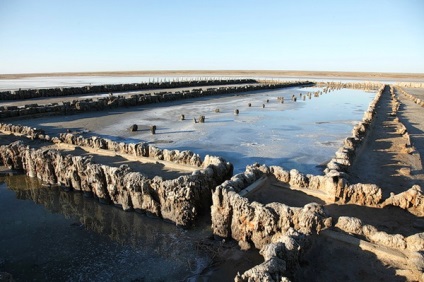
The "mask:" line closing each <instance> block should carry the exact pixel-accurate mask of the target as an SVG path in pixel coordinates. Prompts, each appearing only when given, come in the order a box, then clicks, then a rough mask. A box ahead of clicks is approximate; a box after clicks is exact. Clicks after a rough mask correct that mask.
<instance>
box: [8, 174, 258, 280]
mask: <svg viewBox="0 0 424 282" xmlns="http://www.w3.org/2000/svg"><path fill="white" fill-rule="evenodd" d="M2 182H4V183H2ZM7 187H8V188H9V189H7ZM29 200H30V201H29ZM0 214H2V216H1V217H0V259H4V260H5V261H6V263H5V266H4V268H5V269H3V271H7V272H10V273H12V274H13V276H14V277H15V279H16V280H18V281H19V280H21V281H28V280H53V281H68V280H69V281H75V280H79V281H99V280H102V281H104V280H108V281H110V280H119V281H133V280H137V281H158V280H161V281H185V280H193V279H200V278H199V277H200V275H201V276H202V278H201V279H203V280H205V281H207V280H211V281H212V280H213V279H214V277H217V275H218V277H226V278H227V279H230V280H232V279H233V277H234V276H235V273H236V271H237V270H240V268H238V269H231V270H228V269H227V268H226V267H224V266H223V265H224V264H223V263H222V262H221V264H220V265H218V266H217V267H214V268H210V266H211V265H215V264H214V263H216V261H214V259H213V254H212V255H211V253H210V250H211V249H212V250H213V249H214V248H216V247H214V246H217V248H216V249H219V248H221V247H220V246H219V243H218V242H214V241H211V240H209V239H207V238H208V237H209V236H210V234H211V231H210V229H209V224H210V223H208V222H205V221H206V220H205V219H203V223H202V224H201V225H200V226H197V227H196V228H194V229H193V230H190V231H187V230H183V229H181V228H177V227H176V226H174V225H173V224H171V223H167V222H164V221H162V220H159V219H155V218H149V217H147V216H144V215H140V214H137V213H134V212H124V211H122V210H120V209H118V208H114V207H113V206H107V205H101V204H99V203H98V202H97V201H96V200H94V199H87V198H84V196H83V195H82V194H81V193H77V192H66V191H62V190H61V189H59V188H57V187H53V188H51V187H43V186H42V185H41V183H40V182H38V181H37V180H36V179H32V178H28V177H26V176H23V175H20V176H12V177H3V178H0ZM205 244H211V245H210V246H209V247H208V248H204V246H205ZM216 244H218V245H216ZM202 246H203V247H202ZM220 251H222V254H223V255H226V256H228V261H227V262H230V261H232V260H235V261H237V262H238V263H239V264H240V266H241V270H243V269H248V268H250V267H252V266H253V265H254V264H256V263H258V262H260V260H261V258H260V257H259V255H258V254H257V252H256V253H255V252H254V253H252V252H251V253H248V254H246V253H242V252H241V251H238V250H237V249H236V248H235V247H234V246H233V245H228V246H226V247H225V248H222V249H220ZM244 255H246V258H244V257H243V256H244ZM1 270H2V269H0V271H1ZM211 270H212V271H211Z"/></svg>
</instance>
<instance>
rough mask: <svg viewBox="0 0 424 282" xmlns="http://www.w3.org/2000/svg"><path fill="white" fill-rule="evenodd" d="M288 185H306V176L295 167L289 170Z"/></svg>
mask: <svg viewBox="0 0 424 282" xmlns="http://www.w3.org/2000/svg"><path fill="white" fill-rule="evenodd" d="M290 185H292V186H295V187H300V188H305V187H308V178H307V177H306V175H304V174H302V173H300V172H299V171H298V170H297V169H291V170H290Z"/></svg>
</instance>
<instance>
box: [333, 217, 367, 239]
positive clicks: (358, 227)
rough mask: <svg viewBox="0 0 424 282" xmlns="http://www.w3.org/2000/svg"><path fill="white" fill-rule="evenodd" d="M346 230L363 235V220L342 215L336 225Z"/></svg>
mask: <svg viewBox="0 0 424 282" xmlns="http://www.w3.org/2000/svg"><path fill="white" fill-rule="evenodd" d="M335 226H336V227H337V228H339V229H341V230H343V231H344V232H347V233H351V234H356V235H362V234H363V233H362V221H361V220H360V219H359V218H356V217H348V216H340V217H339V218H338V220H337V223H336V225H335Z"/></svg>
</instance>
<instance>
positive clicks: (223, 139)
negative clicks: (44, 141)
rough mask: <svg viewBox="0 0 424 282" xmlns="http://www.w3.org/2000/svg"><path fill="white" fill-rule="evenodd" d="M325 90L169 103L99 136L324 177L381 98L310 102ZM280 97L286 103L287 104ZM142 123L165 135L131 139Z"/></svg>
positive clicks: (327, 97) (348, 96)
mask: <svg viewBox="0 0 424 282" xmlns="http://www.w3.org/2000/svg"><path fill="white" fill-rule="evenodd" d="M321 90H322V89H320V88H289V89H280V90H273V91H258V92H256V93H250V94H243V95H237V96H231V97H229V96H220V97H214V98H209V99H196V100H190V101H187V102H173V103H164V104H163V105H161V107H158V106H157V105H155V106H152V105H148V106H146V107H141V108H139V110H137V111H134V112H132V113H131V114H130V115H120V114H117V115H115V116H114V120H115V122H114V123H111V124H108V125H105V126H103V127H102V128H97V129H96V128H93V131H94V132H96V133H97V134H100V135H105V136H112V137H117V136H119V137H120V138H129V139H136V140H144V141H147V142H151V143H153V144H155V145H156V146H158V147H162V148H167V149H178V150H191V151H194V152H196V153H199V154H200V155H202V156H204V155H206V154H211V155H218V156H222V157H224V158H225V159H226V160H228V161H230V162H231V163H233V164H234V167H235V173H239V172H242V171H244V169H245V167H246V165H250V164H252V163H254V162H258V163H261V164H267V165H278V166H282V167H284V168H286V169H292V168H296V169H298V170H300V171H301V172H304V173H313V174H321V173H322V167H320V166H319V165H322V164H324V163H326V162H327V161H328V160H330V159H331V158H332V157H333V155H334V153H335V151H337V149H338V148H339V147H340V146H341V145H342V143H343V140H344V138H346V137H348V136H351V131H352V128H353V126H354V125H355V124H356V123H358V122H359V121H360V120H361V119H362V117H363V115H364V112H365V111H366V109H367V108H368V106H369V104H370V102H371V100H372V99H373V98H374V96H375V91H374V92H365V91H363V90H352V89H341V90H337V91H334V92H331V93H327V94H322V95H319V96H318V97H314V96H313V95H312V97H311V98H310V99H309V97H306V98H305V100H303V97H304V96H305V95H306V94H307V93H309V92H316V91H321ZM300 94H302V96H300ZM292 95H296V97H297V101H296V102H293V101H292V100H291V97H292ZM279 97H284V103H281V102H280V100H278V98H279ZM249 103H250V104H251V106H250V107H249ZM235 109H238V110H239V114H238V115H235V114H234V110H235ZM218 110H219V112H217V111H218ZM180 114H184V115H185V118H186V120H185V121H179V120H178V119H179V115H180ZM200 115H204V116H205V117H206V122H205V123H204V124H200V123H197V124H196V123H194V122H193V118H197V117H199V116H200ZM134 123H135V124H152V123H154V124H155V125H156V126H157V127H158V130H157V134H156V135H151V134H150V133H149V132H148V131H139V132H128V130H127V128H129V127H130V125H131V124H134ZM50 125H51V124H50Z"/></svg>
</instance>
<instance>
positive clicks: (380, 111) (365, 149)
mask: <svg viewBox="0 0 424 282" xmlns="http://www.w3.org/2000/svg"><path fill="white" fill-rule="evenodd" d="M402 108H403V105H401V107H400V109H402ZM408 111H409V108H408ZM391 112H392V101H391V97H390V88H389V87H386V89H385V91H384V93H383V95H382V96H381V99H380V102H379V103H378V106H377V114H376V117H375V120H374V122H373V123H372V125H371V130H370V131H369V133H368V135H367V137H366V140H365V141H364V143H363V144H362V149H361V150H360V153H359V154H358V155H357V157H356V159H355V161H354V162H353V164H352V166H351V168H350V170H349V174H350V179H349V181H350V182H351V183H374V184H377V185H378V186H379V187H381V189H382V190H383V197H384V198H387V197H389V196H390V193H391V192H393V193H396V194H397V193H400V192H403V191H405V190H407V189H409V188H410V187H411V186H412V185H414V184H418V185H421V186H423V184H424V174H423V169H422V165H421V161H420V159H419V156H418V154H408V153H407V152H406V151H405V146H406V144H407V143H408V140H407V138H405V137H403V136H402V135H401V134H399V133H398V132H397V129H398V123H397V122H396V119H395V116H392V115H390V113H391ZM405 114H406V112H405V109H404V110H402V115H405ZM407 115H408V117H406V119H409V118H411V117H412V116H414V115H416V114H414V113H413V112H408V114H407ZM421 119H424V117H421ZM401 121H403V122H405V118H402V120H401ZM421 143H422V141H421ZM417 146H418V147H422V144H417ZM405 169H406V171H408V169H410V171H411V173H410V174H408V173H405Z"/></svg>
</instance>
